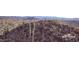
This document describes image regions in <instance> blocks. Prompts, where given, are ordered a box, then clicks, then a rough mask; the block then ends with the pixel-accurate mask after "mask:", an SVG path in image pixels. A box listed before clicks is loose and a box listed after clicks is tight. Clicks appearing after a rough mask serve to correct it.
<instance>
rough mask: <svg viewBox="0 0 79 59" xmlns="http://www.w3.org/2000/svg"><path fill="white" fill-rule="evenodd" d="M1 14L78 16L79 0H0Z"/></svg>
mask: <svg viewBox="0 0 79 59" xmlns="http://www.w3.org/2000/svg"><path fill="white" fill-rule="evenodd" d="M1 15H4V16H5V15H8V16H10V15H11V16H58V17H78V18H79V0H0V16H1Z"/></svg>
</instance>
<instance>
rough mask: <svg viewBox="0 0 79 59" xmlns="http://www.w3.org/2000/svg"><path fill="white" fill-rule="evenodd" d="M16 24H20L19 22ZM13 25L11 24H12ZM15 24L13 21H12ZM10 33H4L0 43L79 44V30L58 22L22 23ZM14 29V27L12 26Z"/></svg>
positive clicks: (0, 36) (0, 37)
mask: <svg viewBox="0 0 79 59" xmlns="http://www.w3.org/2000/svg"><path fill="white" fill-rule="evenodd" d="M15 22H16V21H14V26H15V24H19V23H20V22H19V23H18V22H17V23H15ZM10 23H11V22H10ZM12 23H13V21H12ZM21 23H22V24H21V25H18V26H16V27H14V28H12V29H11V30H10V31H8V30H7V31H3V34H2V35H0V41H4V42H78V41H79V29H76V28H75V27H72V26H69V25H67V24H64V22H63V21H58V20H39V21H34V20H33V21H29V22H27V21H26V22H25V21H24V22H22V21H21ZM12 27H13V26H12Z"/></svg>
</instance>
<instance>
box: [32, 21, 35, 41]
mask: <svg viewBox="0 0 79 59" xmlns="http://www.w3.org/2000/svg"><path fill="white" fill-rule="evenodd" d="M34 35H35V20H34V22H33V30H32V42H34V39H35V38H34Z"/></svg>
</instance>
